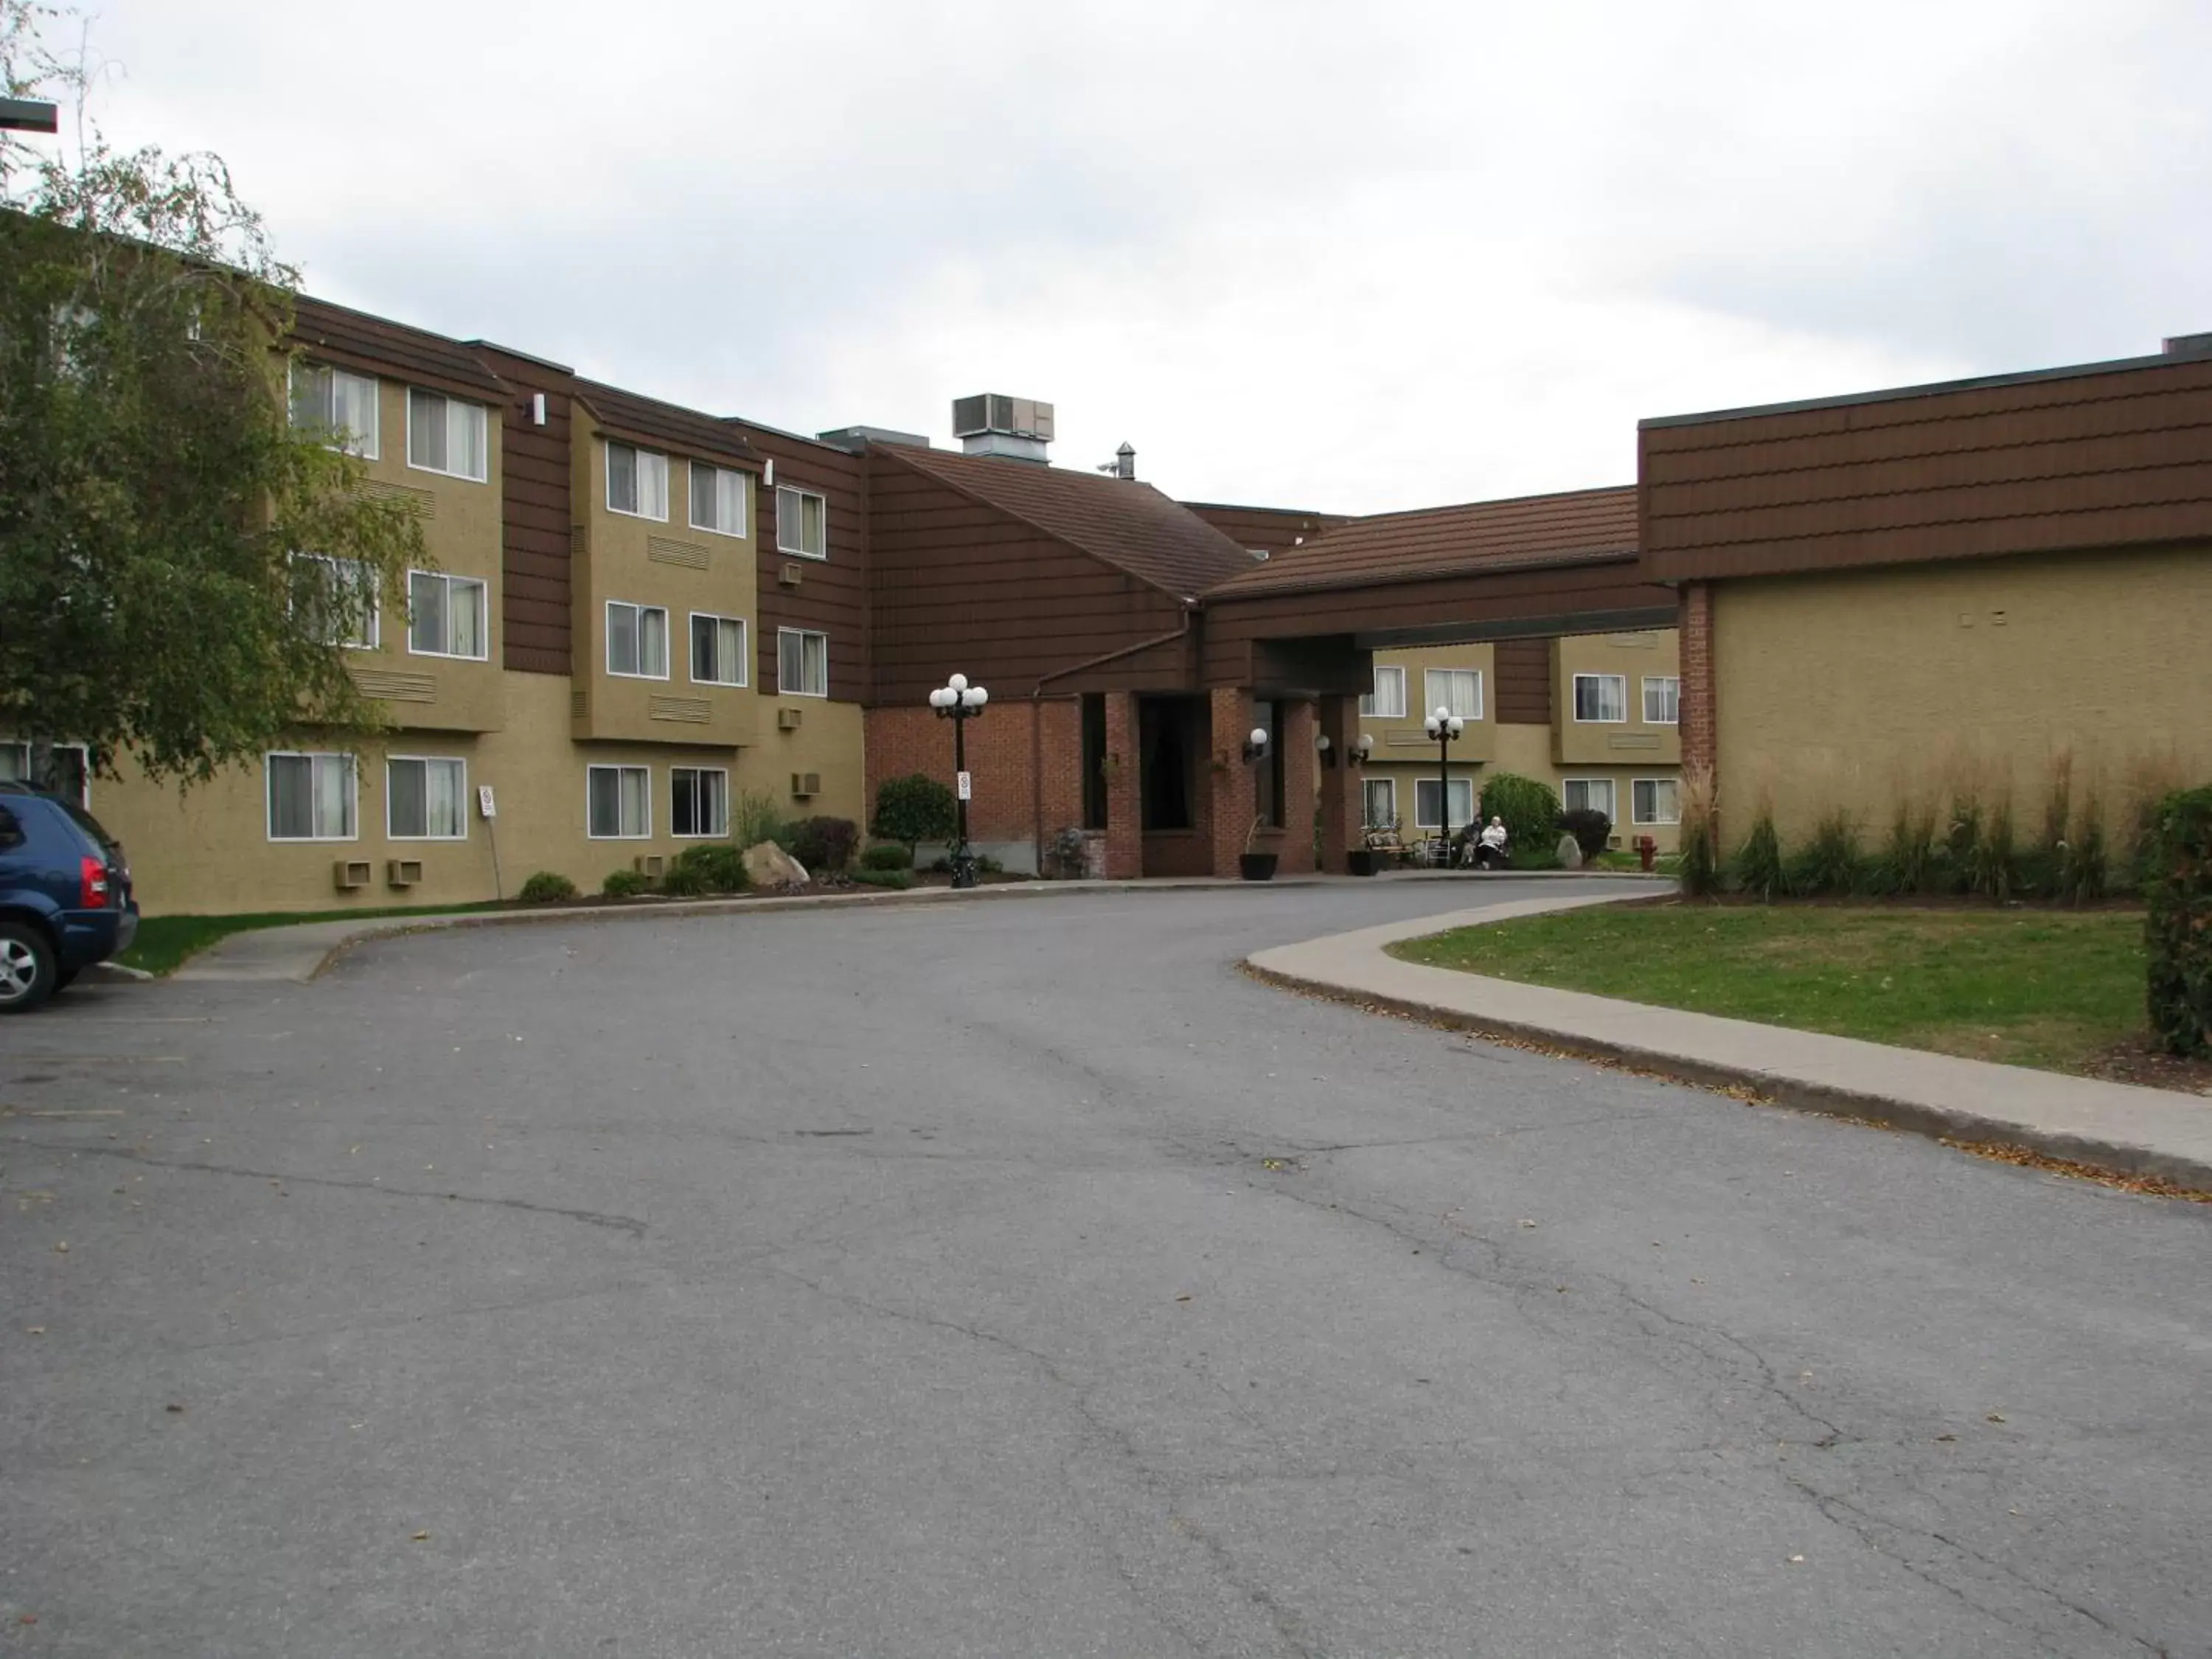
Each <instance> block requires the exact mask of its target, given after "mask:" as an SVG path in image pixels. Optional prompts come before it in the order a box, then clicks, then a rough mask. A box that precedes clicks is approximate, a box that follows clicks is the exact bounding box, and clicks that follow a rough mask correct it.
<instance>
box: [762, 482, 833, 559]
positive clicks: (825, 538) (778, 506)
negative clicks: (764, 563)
mask: <svg viewBox="0 0 2212 1659" xmlns="http://www.w3.org/2000/svg"><path fill="white" fill-rule="evenodd" d="M786 495H794V496H797V497H798V498H799V500H800V501H819V502H821V503H822V550H821V551H820V552H819V553H812V552H809V551H808V550H806V549H805V547H803V546H802V547H793V546H792V545H791V544H789V543H788V542H787V541H785V540H784V539H783V498H784V497H785V496H786ZM805 539H806V513H805V508H804V507H801V508H800V510H799V540H800V541H801V542H804V541H805ZM775 550H776V551H777V552H779V553H788V554H790V555H791V556H792V557H793V558H795V559H822V560H824V561H826V560H827V559H828V558H829V497H828V496H826V495H823V493H822V492H821V491H820V490H818V489H799V487H798V486H797V485H795V484H778V485H777V486H776V487H775Z"/></svg>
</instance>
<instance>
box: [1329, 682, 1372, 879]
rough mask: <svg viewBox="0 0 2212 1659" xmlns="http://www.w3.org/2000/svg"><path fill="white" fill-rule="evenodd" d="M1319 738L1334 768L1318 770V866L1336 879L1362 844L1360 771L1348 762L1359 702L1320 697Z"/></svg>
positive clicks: (1364, 810) (1363, 813)
mask: <svg viewBox="0 0 2212 1659" xmlns="http://www.w3.org/2000/svg"><path fill="white" fill-rule="evenodd" d="M1320 725H1321V731H1322V736H1323V737H1325V738H1328V753H1329V758H1330V759H1331V760H1333V761H1334V762H1335V764H1334V766H1323V767H1322V769H1321V867H1322V872H1323V873H1324V874H1327V875H1332V876H1340V875H1342V874H1343V873H1344V872H1345V871H1346V870H1347V869H1348V868H1350V867H1351V866H1350V865H1349V864H1348V863H1347V862H1346V860H1347V859H1348V858H1349V856H1350V854H1351V853H1352V848H1355V847H1360V846H1364V845H1365V842H1366V838H1365V836H1364V835H1363V834H1362V831H1363V829H1364V827H1365V824H1366V821H1367V803H1366V801H1365V800H1364V799H1363V792H1362V790H1361V788H1360V770H1359V768H1358V766H1356V765H1354V764H1353V763H1352V744H1354V743H1356V742H1358V740H1359V700H1358V698H1357V697H1323V698H1322V700H1321V710H1320Z"/></svg>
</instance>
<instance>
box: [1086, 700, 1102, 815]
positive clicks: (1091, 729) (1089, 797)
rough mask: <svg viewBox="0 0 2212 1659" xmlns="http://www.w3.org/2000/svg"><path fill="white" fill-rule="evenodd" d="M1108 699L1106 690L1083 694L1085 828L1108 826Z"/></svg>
mask: <svg viewBox="0 0 2212 1659" xmlns="http://www.w3.org/2000/svg"><path fill="white" fill-rule="evenodd" d="M1106 755H1107V749H1106V698H1105V696H1104V694H1103V693H1102V692H1097V691H1086V692H1085V693H1084V694H1083V827H1084V828H1085V829H1104V828H1105V827H1106V799H1107V782H1108V780H1107V776H1106Z"/></svg>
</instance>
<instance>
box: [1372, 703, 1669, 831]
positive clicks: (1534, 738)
mask: <svg viewBox="0 0 2212 1659" xmlns="http://www.w3.org/2000/svg"><path fill="white" fill-rule="evenodd" d="M1552 748H1553V737H1552V728H1551V727H1550V726H1521V725H1514V726H1498V728H1497V731H1496V738H1495V742H1494V743H1493V744H1492V756H1493V758H1492V761H1491V763H1489V764H1488V765H1486V766H1485V767H1483V769H1481V770H1480V772H1477V773H1476V774H1475V787H1476V789H1477V790H1478V791H1480V788H1481V787H1482V785H1483V783H1484V782H1485V781H1486V780H1488V779H1490V778H1492V777H1495V776H1496V775H1498V774H1499V773H1500V772H1515V773H1518V774H1519V775H1521V776H1522V777H1524V778H1534V779H1535V780H1536V781H1537V782H1539V783H1542V784H1546V785H1548V786H1549V787H1551V789H1552V791H1553V793H1555V794H1556V793H1559V787H1560V786H1561V784H1563V783H1564V782H1565V781H1566V780H1567V779H1569V778H1609V779H1611V780H1613V799H1614V802H1615V805H1616V806H1617V808H1618V811H1617V813H1616V815H1615V822H1614V824H1613V842H1614V844H1615V845H1616V846H1618V847H1620V848H1622V849H1623V850H1624V851H1625V850H1626V849H1627V848H1629V847H1630V846H1632V844H1633V842H1634V840H1635V838H1636V837H1637V836H1650V837H1651V838H1652V840H1653V841H1655V842H1657V843H1658V847H1659V850H1660V851H1661V852H1662V853H1671V852H1673V851H1674V846H1675V832H1676V829H1677V826H1676V825H1674V824H1672V823H1632V822H1631V821H1630V820H1631V817H1632V814H1633V811H1634V810H1635V808H1634V803H1635V797H1634V795H1633V793H1632V790H1631V787H1630V786H1631V784H1632V781H1634V780H1635V779H1637V778H1676V777H1679V776H1680V768H1679V767H1676V766H1565V767H1562V766H1559V764H1557V763H1555V762H1554V761H1553V758H1552ZM1366 772H1367V775H1368V776H1370V777H1388V778H1393V779H1395V780H1396V781H1397V790H1398V816H1399V819H1400V821H1401V823H1403V824H1404V825H1405V833H1406V834H1407V836H1412V835H1413V834H1414V833H1415V832H1414V829H1413V783H1414V781H1415V780H1416V779H1419V778H1433V777H1435V776H1436V775H1437V766H1436V763H1435V761H1433V760H1431V761H1429V762H1427V763H1425V764H1422V763H1377V762H1374V761H1370V762H1369V763H1368V765H1367V768H1366ZM1452 775H1453V776H1455V777H1462V776H1465V775H1466V774H1465V772H1464V771H1463V770H1462V769H1461V768H1460V767H1459V766H1458V765H1457V764H1455V765H1454V766H1453V768H1452ZM1452 827H1453V828H1454V829H1458V828H1459V827H1460V826H1459V823H1458V821H1457V820H1456V819H1455V820H1454V823H1453V826H1452Z"/></svg>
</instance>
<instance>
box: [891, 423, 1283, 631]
mask: <svg viewBox="0 0 2212 1659" xmlns="http://www.w3.org/2000/svg"><path fill="white" fill-rule="evenodd" d="M873 453H876V454H878V455H882V456H884V457H886V458H887V459H891V460H896V461H898V462H900V463H902V465H907V466H910V467H912V468H913V469H914V470H915V471H917V472H921V473H926V474H927V475H928V476H929V477H933V478H935V479H936V480H937V481H938V482H939V483H942V484H946V485H949V486H951V488H952V489H957V490H958V491H960V492H961V493H962V494H963V495H968V496H970V497H972V498H974V499H975V500H976V501H981V502H982V503H983V504H984V505H986V506H987V507H996V508H997V509H998V510H999V511H1000V512H1001V513H1007V514H1009V515H1011V516H1012V517H1013V518H1017V519H1019V520H1022V522H1023V523H1024V524H1028V525H1030V526H1035V527H1036V529H1039V530H1042V532H1044V533H1045V534H1046V535H1048V536H1050V537H1052V538H1054V539H1055V540H1057V541H1062V542H1066V544H1068V545H1069V546H1070V547H1073V548H1077V549H1079V550H1081V551H1083V552H1085V553H1088V554H1089V555H1091V557H1093V558H1095V559H1102V560H1103V561H1104V562H1106V563H1108V564H1110V565H1112V566H1114V567H1115V568H1116V569H1120V570H1126V571H1127V572H1128V573H1129V574H1131V575H1133V576H1134V577H1136V578H1137V579H1138V580H1139V581H1144V582H1148V583H1150V584H1151V585H1152V586H1154V587H1157V588H1160V589H1162V590H1164V592H1168V593H1171V594H1173V595H1174V596H1175V597H1176V599H1193V598H1195V597H1196V596H1197V595H1198V594H1199V593H1200V592H1202V591H1203V590H1204V589H1206V587H1208V586H1212V584H1214V583H1216V582H1218V581H1220V580H1222V579H1223V578H1224V577H1225V576H1230V575H1233V574H1236V573H1237V572H1238V571H1240V570H1244V569H1248V568H1250V566H1251V564H1252V556H1251V555H1250V554H1249V553H1247V552H1246V551H1245V550H1243V548H1241V547H1239V546H1237V544H1236V543H1235V542H1233V541H1231V540H1230V538H1228V537H1226V536H1225V535H1223V534H1222V533H1221V532H1219V531H1218V530H1216V529H1215V528H1213V526H1211V525H1209V524H1207V523H1206V521H1205V520H1202V519H1200V517H1198V515H1197V514H1195V513H1192V512H1190V511H1189V510H1188V509H1187V508H1186V507H1183V506H1182V505H1181V504H1180V503H1179V502H1176V501H1170V499H1169V498H1168V497H1167V496H1165V495H1162V494H1161V493H1160V492H1159V491H1158V490H1157V489H1153V488H1152V485H1150V484H1147V483H1135V482H1133V481H1132V480H1129V479H1126V478H1109V477H1104V476H1103V475H1101V474H1097V473H1091V472H1073V471H1066V470H1064V469H1062V468H1060V467H1053V466H1041V465H1037V464H1036V463H1035V462H1032V461H1015V460H1006V459H1000V458H998V457H994V456H989V455H955V454H952V453H950V452H949V451H946V450H942V449H916V448H913V447H909V446H908V445H904V444H890V445H881V446H878V447H875V449H874V451H873Z"/></svg>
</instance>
